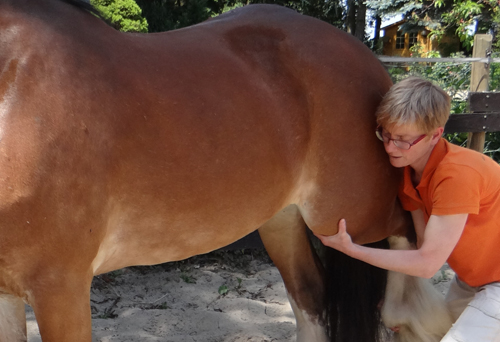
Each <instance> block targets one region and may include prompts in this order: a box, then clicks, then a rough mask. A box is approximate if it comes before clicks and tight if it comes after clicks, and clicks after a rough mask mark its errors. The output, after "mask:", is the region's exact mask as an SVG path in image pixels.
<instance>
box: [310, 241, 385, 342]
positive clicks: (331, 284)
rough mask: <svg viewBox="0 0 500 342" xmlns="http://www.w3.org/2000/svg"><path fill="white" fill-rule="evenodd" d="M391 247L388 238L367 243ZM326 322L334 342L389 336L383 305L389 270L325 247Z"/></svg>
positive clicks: (377, 339)
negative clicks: (382, 315) (381, 309)
mask: <svg viewBox="0 0 500 342" xmlns="http://www.w3.org/2000/svg"><path fill="white" fill-rule="evenodd" d="M367 246H370V247H375V248H385V249H387V248H389V243H388V242H387V240H383V241H381V242H377V243H373V244H370V245H367ZM324 248H325V250H322V251H321V252H320V254H321V255H322V259H323V264H324V266H325V273H326V274H325V287H326V322H327V325H328V328H327V330H328V333H329V336H330V338H331V341H332V342H381V341H382V340H383V339H385V338H387V332H386V329H385V328H383V326H382V323H381V322H382V321H381V317H380V304H381V303H382V300H383V298H384V294H385V287H386V284H387V271H386V270H383V269H380V268H378V267H374V266H371V265H369V264H367V263H364V262H362V261H359V260H356V259H353V258H351V257H349V256H347V255H345V254H344V253H341V252H338V251H336V250H335V249H333V248H327V247H324Z"/></svg>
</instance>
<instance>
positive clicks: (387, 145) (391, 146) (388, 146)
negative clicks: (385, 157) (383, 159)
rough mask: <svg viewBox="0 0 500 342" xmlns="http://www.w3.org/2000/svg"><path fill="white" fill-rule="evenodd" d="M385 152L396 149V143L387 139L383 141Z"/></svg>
mask: <svg viewBox="0 0 500 342" xmlns="http://www.w3.org/2000/svg"><path fill="white" fill-rule="evenodd" d="M384 148H385V152H387V153H392V152H395V151H397V150H398V148H397V147H396V145H394V140H389V141H388V142H387V143H385V142H384Z"/></svg>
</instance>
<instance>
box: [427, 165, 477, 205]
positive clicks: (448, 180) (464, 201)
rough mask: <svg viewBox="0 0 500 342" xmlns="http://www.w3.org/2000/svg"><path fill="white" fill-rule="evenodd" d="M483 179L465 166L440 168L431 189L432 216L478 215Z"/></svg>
mask: <svg viewBox="0 0 500 342" xmlns="http://www.w3.org/2000/svg"><path fill="white" fill-rule="evenodd" d="M481 182H482V178H481V175H480V174H479V173H478V172H477V171H476V170H474V169H472V168H470V167H468V166H464V165H447V166H446V167H443V168H438V170H436V173H435V174H434V176H433V183H434V184H432V185H431V189H433V194H432V197H431V198H432V212H431V213H432V215H454V214H478V213H479V207H480V195H481V194H480V189H481Z"/></svg>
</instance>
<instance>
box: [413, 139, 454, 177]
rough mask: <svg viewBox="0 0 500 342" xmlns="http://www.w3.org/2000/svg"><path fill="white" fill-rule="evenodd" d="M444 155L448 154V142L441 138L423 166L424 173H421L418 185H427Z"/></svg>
mask: <svg viewBox="0 0 500 342" xmlns="http://www.w3.org/2000/svg"><path fill="white" fill-rule="evenodd" d="M446 153H448V141H446V139H444V138H441V139H440V140H439V141H438V143H437V144H436V146H434V148H433V149H432V152H431V155H430V156H429V160H428V161H427V163H426V164H425V168H424V172H423V173H422V179H421V180H420V183H419V185H420V184H429V181H430V178H431V177H432V175H433V174H434V171H435V170H436V168H437V167H438V165H439V163H441V161H442V160H443V158H444V156H445V155H446Z"/></svg>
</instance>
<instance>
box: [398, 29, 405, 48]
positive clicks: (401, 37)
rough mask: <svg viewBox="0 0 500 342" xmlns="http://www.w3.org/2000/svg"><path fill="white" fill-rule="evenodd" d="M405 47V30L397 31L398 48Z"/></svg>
mask: <svg viewBox="0 0 500 342" xmlns="http://www.w3.org/2000/svg"><path fill="white" fill-rule="evenodd" d="M404 48H405V35H404V33H403V32H401V31H398V32H396V49H404Z"/></svg>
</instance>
